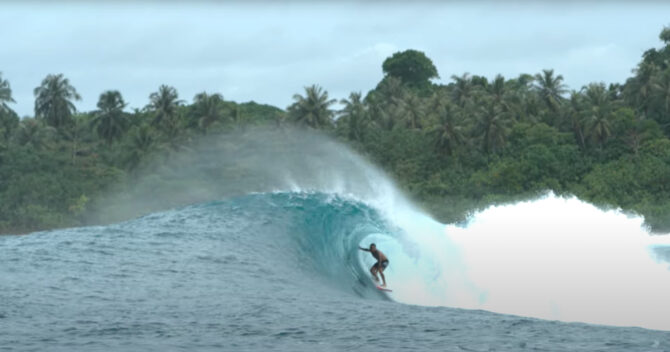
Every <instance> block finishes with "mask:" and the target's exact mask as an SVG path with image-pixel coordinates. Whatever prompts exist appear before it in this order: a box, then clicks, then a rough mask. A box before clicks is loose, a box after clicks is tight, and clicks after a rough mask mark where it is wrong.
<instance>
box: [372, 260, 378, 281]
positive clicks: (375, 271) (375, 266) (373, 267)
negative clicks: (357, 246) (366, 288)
mask: <svg viewBox="0 0 670 352" xmlns="http://www.w3.org/2000/svg"><path fill="white" fill-rule="evenodd" d="M370 273H371V274H372V277H374V278H375V281H377V282H379V277H377V264H375V265H373V266H372V267H371V268H370Z"/></svg>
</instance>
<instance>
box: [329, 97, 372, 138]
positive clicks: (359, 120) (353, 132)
mask: <svg viewBox="0 0 670 352" xmlns="http://www.w3.org/2000/svg"><path fill="white" fill-rule="evenodd" d="M340 104H342V105H343V106H344V107H343V108H342V110H340V111H339V112H338V115H339V117H338V119H337V128H338V130H339V131H342V132H341V134H342V135H344V136H345V137H346V138H347V139H349V140H352V141H358V142H361V141H363V136H364V135H365V130H366V129H367V127H368V124H369V122H370V121H369V119H368V114H367V109H366V107H365V104H363V101H362V95H361V93H360V92H353V93H351V94H349V99H342V100H340Z"/></svg>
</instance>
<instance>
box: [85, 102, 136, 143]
mask: <svg viewBox="0 0 670 352" xmlns="http://www.w3.org/2000/svg"><path fill="white" fill-rule="evenodd" d="M125 107H126V103H125V102H124V101H123V97H122V96H121V93H119V91H116V90H110V91H106V92H104V93H102V94H100V99H98V109H99V110H98V111H97V112H96V113H95V118H94V119H93V121H91V125H92V126H93V127H95V130H96V132H97V134H98V136H99V137H100V138H103V139H104V140H105V141H106V142H107V143H108V144H110V143H112V142H113V141H114V140H117V139H119V138H121V136H122V135H123V133H124V132H125V131H126V128H127V127H128V120H127V119H126V117H125V116H124V115H123V108H125Z"/></svg>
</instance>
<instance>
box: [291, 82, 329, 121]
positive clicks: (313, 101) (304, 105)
mask: <svg viewBox="0 0 670 352" xmlns="http://www.w3.org/2000/svg"><path fill="white" fill-rule="evenodd" d="M293 100H295V103H293V104H292V105H291V106H289V107H288V115H289V118H290V119H291V121H292V122H294V123H296V124H298V125H300V126H305V127H310V128H329V127H331V126H332V125H333V115H334V112H333V111H332V110H331V109H330V106H331V105H332V104H334V103H335V102H336V100H335V99H329V98H328V92H326V91H324V90H323V88H321V87H319V86H317V85H312V86H310V87H305V96H304V97H303V96H302V95H300V94H296V95H294V96H293Z"/></svg>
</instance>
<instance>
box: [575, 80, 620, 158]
mask: <svg viewBox="0 0 670 352" xmlns="http://www.w3.org/2000/svg"><path fill="white" fill-rule="evenodd" d="M583 91H584V104H585V110H584V112H583V113H584V119H585V125H586V129H587V133H588V136H589V137H590V138H591V140H593V141H594V142H596V143H598V144H600V145H601V146H602V145H604V144H605V142H606V141H607V139H608V138H609V136H610V135H611V134H612V133H611V126H610V121H611V119H612V111H613V110H614V107H613V106H612V105H613V104H612V103H611V102H610V100H609V94H608V93H607V89H606V88H605V85H604V84H603V83H591V84H589V85H588V86H586V87H585V88H583Z"/></svg>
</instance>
